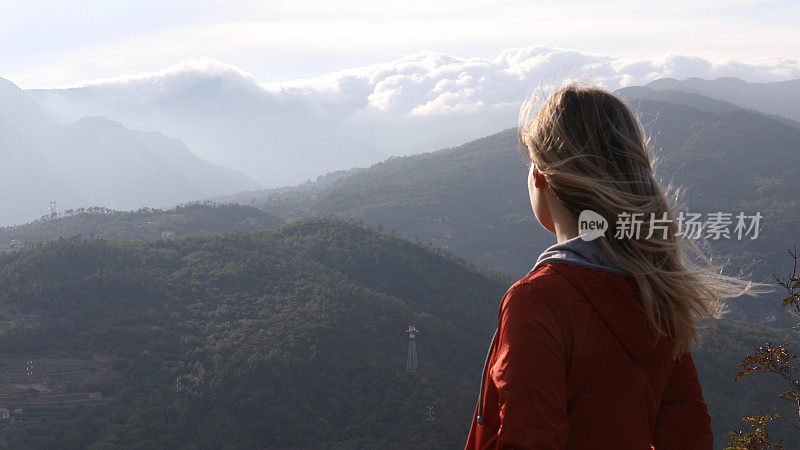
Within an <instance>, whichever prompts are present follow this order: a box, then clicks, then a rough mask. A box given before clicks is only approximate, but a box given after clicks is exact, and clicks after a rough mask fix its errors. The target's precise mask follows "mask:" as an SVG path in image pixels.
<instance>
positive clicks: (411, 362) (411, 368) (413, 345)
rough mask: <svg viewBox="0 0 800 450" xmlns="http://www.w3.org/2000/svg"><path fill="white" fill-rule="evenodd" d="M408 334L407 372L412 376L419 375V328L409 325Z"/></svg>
mask: <svg viewBox="0 0 800 450" xmlns="http://www.w3.org/2000/svg"><path fill="white" fill-rule="evenodd" d="M406 333H408V358H406V372H407V373H410V374H412V375H413V374H415V373H417V333H418V331H417V328H416V327H415V326H414V325H409V326H408V328H407V329H406Z"/></svg>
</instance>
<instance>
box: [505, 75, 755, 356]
mask: <svg viewBox="0 0 800 450" xmlns="http://www.w3.org/2000/svg"><path fill="white" fill-rule="evenodd" d="M536 103H537V102H536V100H535V98H534V97H532V98H531V99H530V100H528V101H527V102H526V103H525V104H524V105H523V107H522V110H521V111H520V116H519V127H518V134H519V139H520V142H522V144H523V145H524V146H525V147H526V148H527V155H528V157H529V158H530V161H531V162H532V163H533V164H535V165H536V168H537V170H538V171H539V172H540V173H541V174H542V175H544V178H545V180H546V181H547V185H548V186H549V188H550V189H551V190H552V191H553V193H554V194H555V196H556V197H557V198H558V199H559V200H560V201H561V202H562V203H563V204H564V206H565V207H566V208H567V209H568V210H570V212H572V213H573V215H574V216H575V217H576V219H577V217H578V214H579V213H580V212H581V211H583V210H591V211H594V212H596V213H598V214H600V215H601V216H602V217H603V218H605V219H606V221H607V222H608V224H609V230H608V231H607V232H606V234H604V235H603V236H601V237H600V238H599V240H600V242H601V244H602V246H603V248H604V249H605V252H606V254H607V255H608V256H609V257H610V258H611V260H612V261H614V263H616V264H617V266H618V267H619V268H621V269H623V270H625V271H627V272H629V273H630V274H631V275H632V276H633V277H634V278H635V280H636V284H637V285H638V287H639V291H640V294H641V297H642V305H643V308H644V311H645V313H646V315H647V318H648V319H649V322H650V324H651V325H652V327H653V329H654V330H655V331H656V332H657V333H659V334H660V335H666V336H669V338H670V339H671V340H672V342H673V344H674V356H675V358H679V357H680V355H682V354H683V353H685V352H687V351H689V349H690V347H691V345H692V342H693V341H694V339H695V338H696V337H697V334H698V319H700V320H702V321H705V320H707V319H711V318H713V317H714V316H715V315H716V313H717V312H718V308H719V305H720V301H721V300H722V299H725V298H730V297H735V296H738V295H741V294H744V293H747V292H750V291H752V290H753V288H754V285H753V284H751V283H749V282H747V281H744V280H742V279H739V278H736V277H730V276H725V275H723V274H722V271H721V267H717V266H714V265H713V264H712V262H711V261H710V259H709V258H708V257H706V256H705V255H704V253H703V252H702V251H701V250H700V248H699V247H698V245H696V244H695V243H694V242H693V240H692V239H690V238H687V237H686V236H679V235H678V230H677V225H676V224H675V221H674V219H675V216H676V214H677V210H678V207H679V206H673V205H670V202H669V201H668V200H667V197H666V195H665V192H664V190H663V189H662V188H661V186H660V185H659V183H658V182H657V181H656V178H655V176H654V169H653V162H652V161H651V158H650V156H649V153H648V149H647V139H646V137H645V133H644V129H643V127H642V125H641V124H640V122H639V120H638V119H637V118H636V116H635V115H634V114H633V112H632V111H631V110H630V109H629V108H628V107H627V106H626V105H625V103H623V102H622V101H621V100H620V99H618V98H617V97H615V96H614V95H612V94H611V93H609V92H606V91H604V90H602V89H597V88H589V87H580V86H576V85H569V86H566V87H564V88H561V89H560V90H558V91H557V92H555V93H554V94H552V95H551V96H550V97H549V98H548V99H547V100H546V101H545V102H544V104H543V105H542V106H541V108H540V109H538V112H536V114H535V115H534V111H533V109H534V107H535V105H536ZM620 214H631V215H633V214H642V215H641V216H628V217H633V218H636V217H639V218H641V219H642V223H641V230H640V233H639V234H638V236H637V235H636V234H634V233H620V234H622V235H623V236H622V237H621V238H617V237H616V234H617V229H616V228H617V219H618V217H621V216H620ZM651 214H654V215H655V216H654V217H655V219H656V220H658V221H661V219H667V220H665V221H663V222H656V223H658V225H660V226H661V227H666V233H664V228H658V229H657V230H656V229H655V228H654V230H653V231H654V232H653V233H650V229H649V228H650V217H651ZM623 231H625V230H623ZM650 234H652V236H649V237H648V235H650Z"/></svg>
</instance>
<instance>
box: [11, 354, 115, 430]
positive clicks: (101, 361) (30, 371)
mask: <svg viewBox="0 0 800 450" xmlns="http://www.w3.org/2000/svg"><path fill="white" fill-rule="evenodd" d="M118 379H119V373H118V372H117V371H115V370H114V369H113V368H112V367H111V358H110V357H108V356H105V355H94V356H92V357H90V358H76V357H55V356H50V357H48V356H41V355H30V356H21V355H13V356H12V355H0V407H3V408H7V409H9V410H11V411H14V410H19V409H22V414H21V415H20V414H19V413H18V414H16V415H15V416H16V418H19V417H21V418H23V419H27V418H41V417H52V416H58V415H59V414H60V413H63V412H65V411H67V410H68V409H69V408H70V407H72V406H76V405H78V404H94V405H102V404H106V403H108V401H109V400H110V398H109V397H108V396H107V393H104V392H103V390H107V387H108V386H110V383H113V382H114V381H116V380H118Z"/></svg>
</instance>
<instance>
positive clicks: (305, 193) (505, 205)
mask: <svg viewBox="0 0 800 450" xmlns="http://www.w3.org/2000/svg"><path fill="white" fill-rule="evenodd" d="M704 102H705V103H706V104H708V103H709V102H712V101H711V100H708V99H706V100H705V101H704ZM632 104H633V106H634V108H635V109H636V110H637V111H638V113H639V114H640V116H641V117H642V120H643V122H644V123H645V124H647V130H648V134H649V135H650V136H651V137H652V146H653V148H654V149H656V155H657V156H658V158H659V160H660V162H659V166H658V174H659V176H660V177H661V178H662V180H663V183H664V184H665V185H666V184H668V183H669V182H670V181H672V182H673V184H674V185H678V186H683V187H684V188H685V190H686V191H685V195H684V200H685V201H686V202H687V203H688V206H689V208H690V209H691V210H692V211H695V212H701V213H706V214H707V213H712V212H724V213H732V214H733V216H735V215H736V214H737V213H739V212H744V213H746V214H747V215H755V214H756V213H761V214H762V216H763V218H762V219H761V221H760V225H761V230H760V234H759V237H758V239H756V240H750V239H749V238H746V239H744V240H737V239H733V240H720V241H715V242H712V244H713V245H712V247H713V249H714V250H715V253H716V254H717V255H718V256H720V255H728V256H731V257H732V258H734V264H733V266H732V268H733V269H734V270H735V269H738V268H742V269H745V270H755V271H756V274H755V277H756V279H758V280H766V279H767V278H768V275H769V274H770V273H771V272H773V271H777V270H782V267H783V263H784V262H785V261H784V259H785V249H786V248H787V247H790V246H791V245H792V244H794V243H796V242H797V234H796V230H798V229H800V216H798V214H797V213H796V211H797V210H798V208H800V197H798V195H797V194H798V189H797V187H796V186H795V185H794V184H792V181H791V180H793V179H795V178H796V177H797V174H798V170H800V169H798V167H800V164H798V162H800V129H797V128H794V127H791V126H788V125H785V124H783V123H780V122H778V121H776V120H773V119H771V118H769V117H767V116H765V115H763V114H760V113H754V112H748V111H744V110H733V111H729V112H719V113H717V112H710V111H704V110H700V109H696V108H691V107H689V106H686V105H682V104H677V103H666V102H659V101H653V100H637V101H635V102H632ZM526 175H527V168H526V167H525V165H524V163H523V161H522V158H521V155H520V150H519V145H518V143H517V138H516V133H515V131H514V130H507V131H504V132H502V133H499V134H496V135H492V136H489V137H486V138H483V139H479V140H477V141H474V142H470V143H468V144H465V145H462V146H460V147H456V148H452V149H446V150H441V151H438V152H433V153H427V154H422V155H415V156H408V157H400V158H393V159H390V160H387V161H385V162H382V163H380V164H376V165H374V166H372V167H370V168H368V169H365V170H361V171H354V172H352V173H348V174H341V175H340V176H338V177H334V178H333V179H330V180H327V179H322V180H320V181H318V182H315V183H307V184H304V185H301V186H298V187H296V188H294V189H291V188H284V189H279V190H267V191H262V192H248V193H243V194H239V195H236V196H233V197H227V198H224V199H223V200H224V201H231V200H235V201H239V202H242V203H245V204H252V205H255V206H258V207H261V208H264V209H266V210H268V211H271V212H274V213H276V214H278V215H281V216H283V217H286V218H293V217H305V216H321V217H326V216H329V215H337V216H340V217H348V218H353V219H356V220H363V221H365V222H366V223H368V224H371V225H374V226H377V225H382V226H383V227H385V229H395V230H397V231H398V232H399V233H400V234H401V235H402V236H406V237H409V238H418V239H420V240H422V241H425V242H430V243H432V244H434V245H436V246H441V247H443V248H445V249H447V250H449V251H452V252H453V253H454V254H456V255H458V256H461V257H464V258H466V259H467V260H469V261H472V262H474V263H476V264H478V265H481V266H486V267H489V268H491V269H495V270H500V271H503V272H505V273H509V274H513V275H515V276H517V275H521V274H523V273H524V272H525V271H527V270H528V269H530V267H531V266H532V265H533V263H534V261H535V259H536V257H537V256H538V255H539V253H541V251H542V250H544V248H545V247H546V246H548V245H550V244H552V243H553V242H554V237H553V236H552V235H551V234H549V233H548V232H546V231H544V230H543V229H542V228H541V226H540V225H539V224H538V223H537V222H536V221H535V219H534V217H533V213H532V212H531V211H530V204H529V200H528V194H527V188H526V181H525V180H526ZM732 229H733V228H731V230H732ZM751 236H752V233H751ZM754 260H756V261H755V262H754ZM740 305H745V303H744V302H739V303H736V304H734V305H733V309H734V310H736V311H737V312H736V313H737V314H738V316H737V317H742V318H748V319H749V320H756V321H757V320H774V318H770V316H771V315H772V314H774V313H775V311H774V309H772V308H771V309H769V311H767V310H763V309H762V308H761V306H759V304H758V303H752V304H748V305H749V306H747V307H746V308H744V309H741V308H739V306H740Z"/></svg>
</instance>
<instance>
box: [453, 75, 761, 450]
mask: <svg viewBox="0 0 800 450" xmlns="http://www.w3.org/2000/svg"><path fill="white" fill-rule="evenodd" d="M532 104H533V102H532V101H529V102H528V103H527V104H526V106H524V107H523V110H522V113H521V114H520V124H519V138H520V140H521V142H522V143H523V144H524V146H525V147H526V148H527V154H528V156H529V158H530V163H531V165H530V172H529V176H528V190H529V193H530V199H531V206H532V208H533V211H534V214H535V216H536V218H537V219H538V221H539V222H540V223H541V224H542V226H543V227H544V228H546V229H547V230H549V231H551V232H553V233H555V235H556V238H557V242H558V243H557V244H556V245H554V246H552V247H550V248H549V249H547V250H546V251H545V252H544V253H543V254H542V255H541V256H540V257H539V259H538V261H537V262H536V265H535V266H534V268H533V270H532V271H531V272H530V273H529V274H528V275H527V276H525V277H524V278H523V279H521V280H519V281H518V282H517V283H515V284H514V285H513V286H512V287H511V288H510V289H509V290H508V292H507V293H506V295H505V297H504V298H503V301H502V303H501V306H500V313H499V320H498V328H497V332H496V334H495V338H494V340H493V342H492V346H491V348H490V350H489V354H488V355H487V361H486V366H485V369H484V375H483V379H482V380H481V390H480V395H479V401H478V406H477V409H476V412H475V416H474V418H473V421H472V426H471V429H470V434H469V438H468V441H467V445H466V447H467V448H468V449H484V448H535V449H544V448H547V449H550V448H552V449H563V448H569V449H599V448H609V449H649V448H651V445H652V446H654V447H655V448H656V449H657V450H663V449H676V448H681V449H683V448H686V449H710V448H712V433H711V425H710V424H711V420H710V417H709V415H708V413H707V411H706V404H705V402H704V400H703V395H702V392H701V388H700V383H699V382H698V378H697V370H696V369H695V365H694V362H693V361H692V355H691V353H690V351H689V350H690V347H691V344H692V341H693V340H694V339H695V337H696V336H697V325H696V322H697V319H703V320H704V319H707V318H711V317H713V315H714V314H715V312H716V308H717V306H718V303H719V300H720V299H723V298H727V297H732V296H735V295H739V294H741V293H743V292H746V291H747V290H748V288H749V287H748V286H749V285H748V284H747V283H745V282H743V281H741V280H738V279H735V278H729V277H725V276H722V275H720V273H719V271H718V270H717V269H715V268H714V267H712V266H711V264H710V262H709V260H708V259H707V258H705V257H704V256H703V255H702V253H701V252H700V251H698V249H697V247H696V246H695V245H694V244H692V242H691V241H690V240H689V239H687V238H685V237H682V236H681V235H680V230H679V229H678V228H677V225H676V224H675V222H674V221H673V220H672V219H673V216H674V215H675V208H673V207H671V206H670V205H669V203H668V201H667V199H666V197H665V194H664V191H663V190H662V189H661V187H660V186H659V184H658V183H657V182H656V180H655V178H654V176H653V169H652V164H651V161H650V158H649V156H648V152H647V146H646V139H645V136H644V132H643V130H642V127H641V125H640V124H639V122H638V120H637V119H636V118H635V116H634V115H633V114H632V112H631V111H630V109H628V107H627V106H626V105H625V104H624V103H623V102H621V101H620V100H619V99H617V98H616V97H614V96H613V95H612V94H609V93H608V92H605V91H603V90H600V89H594V88H583V87H577V86H568V87H565V88H563V89H561V90H559V91H558V92H556V93H555V94H554V95H552V96H551V97H550V98H549V99H548V100H547V101H546V102H545V103H544V105H543V106H542V107H541V109H540V110H539V111H538V113H537V114H536V115H535V117H534V118H533V119H532V120H531V119H530V112H531V105H532ZM584 211H589V212H584ZM582 212H584V213H583V214H581V213H582ZM638 214H641V215H638ZM598 215H599V216H600V217H602V219H604V220H605V221H606V223H607V226H608V228H607V229H606V230H605V232H604V233H602V235H601V236H599V237H597V235H592V234H591V233H589V234H584V235H581V234H580V232H579V224H578V218H579V216H581V217H587V216H593V217H594V218H595V219H600V217H598ZM651 215H652V216H651ZM631 218H634V219H639V220H636V221H632V220H630V219H631ZM651 218H652V221H651ZM602 219H601V221H602ZM626 222H627V223H626ZM637 222H638V224H637ZM597 224H598V223H597V222H596V225H597ZM634 231H638V232H636V233H634ZM593 237H594V238H596V239H592V238H593ZM689 256H692V259H691V260H690V259H689ZM698 261H699V262H698Z"/></svg>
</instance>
